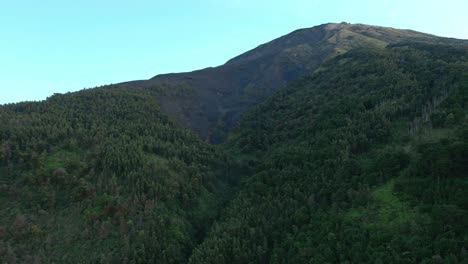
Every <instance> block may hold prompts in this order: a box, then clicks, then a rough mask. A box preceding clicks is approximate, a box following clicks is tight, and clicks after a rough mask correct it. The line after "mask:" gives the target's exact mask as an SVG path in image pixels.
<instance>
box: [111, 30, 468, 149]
mask: <svg viewBox="0 0 468 264" xmlns="http://www.w3.org/2000/svg"><path fill="white" fill-rule="evenodd" d="M401 41H418V42H430V43H451V44H457V43H466V41H461V40H455V39H445V38H439V37H436V36H433V35H428V34H423V33H419V32H415V31H411V30H397V29H393V28H387V27H377V26H368V25H362V24H347V23H341V24H324V25H320V26H316V27H312V28H306V29H301V30H297V31H294V32H292V33H290V34H288V35H286V36H283V37H280V38H278V39H275V40H273V41H271V42H269V43H266V44H263V45H260V46H259V47H257V48H255V49H253V50H251V51H248V52H246V53H244V54H242V55H240V56H238V57H235V58H233V59H231V60H229V61H228V62H227V63H226V64H224V65H221V66H219V67H215V68H207V69H203V70H198V71H194V72H188V73H176V74H163V75H158V76H155V77H154V78H152V79H150V80H147V81H137V82H129V83H123V84H120V85H119V86H124V87H144V88H156V87H159V89H160V90H164V91H165V92H164V93H162V94H161V95H160V96H159V97H158V102H159V104H160V106H161V108H162V110H163V111H164V112H166V113H167V114H168V115H169V116H170V117H171V118H172V119H173V120H174V121H175V123H176V124H177V125H179V126H180V127H183V128H189V129H191V130H192V131H195V132H196V133H197V134H198V135H199V136H200V137H201V138H202V139H207V140H209V141H211V142H214V143H220V142H222V141H223V140H224V139H225V137H226V135H227V132H228V131H229V129H231V128H232V127H234V126H236V124H237V123H238V121H239V119H240V116H241V115H242V114H243V113H244V112H246V111H248V110H249V109H251V108H252V107H253V106H255V105H257V104H258V103H260V102H262V101H263V100H264V99H266V98H267V97H268V96H270V95H271V94H273V93H274V92H275V91H276V90H278V89H279V88H281V87H284V86H285V85H287V84H288V83H289V82H291V81H293V80H296V79H298V78H299V77H301V76H303V75H305V74H307V73H309V72H311V71H313V70H315V69H317V68H318V67H319V66H320V65H321V64H322V63H323V62H324V61H326V60H328V59H330V58H332V57H334V56H337V55H339V54H343V53H345V52H347V51H348V50H351V49H354V48H357V47H381V48H382V47H385V46H386V45H388V44H394V43H398V42H401ZM177 91H179V92H177Z"/></svg>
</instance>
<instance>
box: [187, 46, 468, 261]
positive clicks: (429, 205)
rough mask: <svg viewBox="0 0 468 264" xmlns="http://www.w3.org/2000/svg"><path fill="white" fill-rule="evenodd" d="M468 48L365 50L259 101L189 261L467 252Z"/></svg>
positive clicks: (460, 255) (231, 145)
mask: <svg viewBox="0 0 468 264" xmlns="http://www.w3.org/2000/svg"><path fill="white" fill-rule="evenodd" d="M467 93H468V48H467V47H453V46H445V45H429V44H399V45H392V46H389V47H387V48H385V49H369V48H363V49H355V50H351V51H349V52H348V53H346V54H344V55H342V56H338V57H337V58H335V59H333V60H331V61H329V62H327V63H325V64H323V65H322V66H321V67H320V68H319V69H317V70H316V71H315V72H314V73H312V74H311V75H309V76H307V77H306V78H303V79H302V80H300V81H297V82H295V83H294V84H293V85H291V86H290V87H289V88H286V89H284V90H281V91H279V92H278V93H276V94H275V95H273V96H272V97H270V98H269V99H268V100H267V101H266V102H265V103H263V104H261V105H260V106H259V107H257V108H256V109H255V110H253V111H251V112H249V113H248V114H247V115H246V116H245V118H244V119H243V121H242V122H241V125H240V128H239V129H238V130H237V131H235V133H234V134H233V135H232V136H231V138H230V140H229V142H228V143H227V147H228V149H229V151H230V153H231V155H233V156H235V157H237V158H238V159H240V160H243V162H244V163H246V164H248V165H249V166H250V167H251V170H252V173H251V175H248V176H246V177H244V178H243V181H242V184H241V189H240V192H239V193H238V194H237V196H236V197H235V198H234V199H233V200H232V201H231V202H230V203H229V205H228V206H227V208H226V209H225V210H224V212H223V214H222V217H221V219H220V220H219V221H217V223H215V224H214V225H213V227H212V228H211V230H210V232H209V234H208V236H207V238H206V239H205V241H204V242H203V243H202V244H201V245H199V246H198V247H197V248H196V249H195V250H194V253H193V255H192V256H191V258H190V263H464V262H466V261H468V255H467V252H466V250H467V249H468V226H467V224H468V211H467V210H468V191H467V190H468V175H467V172H468V137H467V136H468V122H467V119H468V115H467V110H468V109H467V99H468V96H467Z"/></svg>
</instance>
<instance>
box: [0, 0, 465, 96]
mask: <svg viewBox="0 0 468 264" xmlns="http://www.w3.org/2000/svg"><path fill="white" fill-rule="evenodd" d="M467 10H468V1H467V0H444V1H442V0H380V1H379V0H369V1H367V0H366V1H364V0H354V1H345V0H340V1H338V0H281V1H280V0H278V1H276V0H185V1H184V0H161V1H159V0H151V1H150V0H126V1H123V0H40V1H39V0H29V1H26V0H0V34H1V35H0V36H1V37H0V103H8V102H17V101H24V100H42V99H45V98H46V97H47V96H49V95H51V94H53V93H55V92H60V93H63V92H67V91H76V90H80V89H82V88H88V87H94V86H98V85H103V84H110V83H118V82H122V81H129V80H136V79H147V78H150V77H152V76H154V75H156V74H160V73H168V72H182V71H190V70H195V69H199V68H205V67H208V66H217V65H220V64H223V63H224V62H226V61H227V60H228V59H230V58H232V57H234V56H236V55H238V54H240V53H242V52H245V51H247V50H249V49H251V48H254V47H256V46H258V45H259V44H262V43H264V42H267V41H270V40H272V39H274V38H277V37H279V36H281V35H284V34H287V33H289V32H291V31H293V30H295V29H298V28H304V27H311V26H315V25H319V24H323V23H327V22H342V21H346V22H350V23H365V24H373V25H382V26H392V27H396V28H410V29H414V30H418V31H422V32H426V33H432V34H436V35H440V36H447V37H455V38H465V39H468V29H467V28H466V26H467V23H468V19H466V12H468V11H467Z"/></svg>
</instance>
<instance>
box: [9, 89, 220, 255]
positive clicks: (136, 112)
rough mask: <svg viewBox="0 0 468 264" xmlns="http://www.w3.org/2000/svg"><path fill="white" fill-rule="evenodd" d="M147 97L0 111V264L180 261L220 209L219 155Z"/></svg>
mask: <svg viewBox="0 0 468 264" xmlns="http://www.w3.org/2000/svg"><path fill="white" fill-rule="evenodd" d="M155 92H156V91H152V90H141V89H131V90H126V89H120V88H115V87H106V88H98V89H93V90H85V91H80V92H77V93H73V94H66V95H55V96H52V97H50V98H49V99H48V100H46V101H44V102H38V103H19V104H12V105H5V106H1V107H0V148H1V149H0V204H1V207H0V260H1V261H0V262H1V263H111V262H112V263H153V262H157V263H183V262H184V261H185V260H186V258H187V257H188V256H189V254H190V252H191V249H192V247H193V246H194V245H195V244H196V243H198V242H199V241H200V239H202V237H203V234H204V232H205V228H207V227H208V226H209V224H210V222H211V221H212V220H213V219H214V218H215V217H216V214H217V209H218V208H219V206H220V205H221V204H222V202H223V200H224V198H223V197H224V194H222V193H221V192H223V191H226V184H225V182H224V181H223V180H221V176H222V177H224V179H225V178H226V176H227V175H228V173H227V172H225V171H223V170H224V168H225V167H226V164H227V162H226V157H225V156H224V154H223V153H222V152H221V151H218V150H216V149H215V148H214V147H213V146H210V145H208V144H207V143H205V142H203V141H201V140H200V139H198V137H196V136H195V135H193V134H192V133H191V132H189V131H184V130H180V129H177V128H175V127H174V125H173V124H172V123H171V122H170V121H168V119H167V117H166V116H165V115H163V114H162V113H161V112H160V110H159V106H158V105H157V104H156V102H155V100H154V97H155Z"/></svg>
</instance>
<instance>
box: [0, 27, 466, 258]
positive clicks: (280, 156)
mask: <svg viewBox="0 0 468 264" xmlns="http://www.w3.org/2000/svg"><path fill="white" fill-rule="evenodd" d="M250 84H252V85H250ZM254 84H255V85H254ZM249 85H250V86H249ZM246 87H250V88H251V89H246ZM257 92H258V93H257ZM467 95H468V43H467V42H466V41H462V40H455V39H445V38H439V37H436V36H432V35H427V34H422V33H418V32H414V31H409V30H395V29H391V28H382V27H374V26H366V25H350V24H344V23H342V24H326V25H322V26H318V27H314V28H311V29H303V30H299V31H295V32H293V33H291V34H289V35H287V36H284V37H282V38H279V39H277V40H274V41H272V42H270V43H267V44H264V45H262V46H260V47H258V48H257V49H255V50H252V51H250V52H247V53H245V54H243V55H240V56H238V57H236V58H234V59H232V60H230V61H229V62H227V63H226V64H225V65H223V66H220V67H217V68H210V69H204V70H200V71H195V72H192V73H181V74H170V75H162V76H156V77H155V78H153V79H151V80H147V81H137V82H128V83H122V84H117V85H110V86H103V87H99V88H94V89H88V90H83V91H79V92H75V93H67V94H56V95H53V96H51V97H49V98H48V99H47V100H45V101H43V102H23V103H17V104H9V105H2V106H0V204H1V207H0V262H1V263H8V264H11V263H192V264H195V263H465V262H467V261H468V253H467V251H466V250H467V248H468V225H467V223H468V199H467V197H468V192H467V190H468V186H467V184H468V177H467V174H466V172H467V171H468V167H467V164H468V107H467V102H468V96H467ZM185 128H191V129H192V130H189V129H185ZM207 138H208V139H210V140H211V141H212V142H220V141H222V140H224V141H223V144H210V143H209V142H207V141H206V140H205V139H207Z"/></svg>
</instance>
